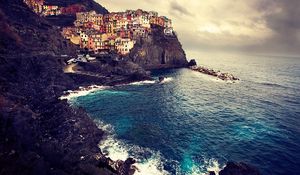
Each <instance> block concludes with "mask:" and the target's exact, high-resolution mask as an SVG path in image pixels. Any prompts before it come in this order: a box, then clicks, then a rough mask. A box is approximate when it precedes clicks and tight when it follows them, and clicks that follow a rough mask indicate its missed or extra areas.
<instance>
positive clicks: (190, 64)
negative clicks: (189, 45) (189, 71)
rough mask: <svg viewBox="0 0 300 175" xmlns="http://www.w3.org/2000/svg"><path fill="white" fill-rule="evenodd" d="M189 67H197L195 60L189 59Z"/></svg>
mask: <svg viewBox="0 0 300 175" xmlns="http://www.w3.org/2000/svg"><path fill="white" fill-rule="evenodd" d="M188 66H189V67H193V66H197V62H196V60H195V59H191V60H190V62H189V63H188Z"/></svg>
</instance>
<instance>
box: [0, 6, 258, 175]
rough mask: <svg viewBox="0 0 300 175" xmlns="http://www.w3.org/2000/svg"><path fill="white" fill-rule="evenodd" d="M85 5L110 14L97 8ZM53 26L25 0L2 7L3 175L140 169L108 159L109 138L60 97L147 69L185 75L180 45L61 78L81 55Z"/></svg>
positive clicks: (142, 47)
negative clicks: (104, 147)
mask: <svg viewBox="0 0 300 175" xmlns="http://www.w3.org/2000/svg"><path fill="white" fill-rule="evenodd" d="M55 2H57V3H58V2H62V1H55ZM63 2H64V3H72V2H75V1H63ZM76 2H77V1H76ZM80 2H83V3H87V7H89V8H93V9H94V8H100V9H102V10H103V11H104V12H107V10H105V9H104V8H103V7H102V8H101V7H100V6H98V5H97V4H95V2H93V1H88V0H86V1H83V0H82V1H79V0H78V3H80ZM68 5H69V4H68ZM55 21H56V22H58V23H65V22H64V21H63V22H60V21H59V19H58V18H57V19H55ZM53 24H55V23H54V22H53V19H52V21H51V20H50V21H49V19H46V18H43V17H40V16H38V15H37V14H35V13H34V12H32V11H31V10H30V9H29V8H28V7H27V6H26V5H25V4H24V3H23V1H22V0H1V2H0V26H1V27H0V36H1V38H0V46H1V47H0V128H1V129H0V164H1V166H0V174H23V175H26V174H28V175H29V174H30V175H32V174H37V175H42V174H47V175H48V174H49V175H51V174H53V175H54V174H75V175H76V174H78V175H79V174H91V175H92V174H93V175H96V174H103V175H105V174H122V175H123V174H124V175H125V174H132V173H133V170H132V169H131V165H132V164H134V163H135V161H134V160H133V159H130V158H129V159H127V160H123V161H122V160H117V161H113V160H111V159H109V158H108V157H105V156H104V155H103V154H102V152H101V150H100V149H99V147H98V143H99V141H100V140H101V139H102V138H103V135H104V132H103V131H102V130H101V129H99V128H98V127H97V126H96V124H95V123H94V122H93V121H92V119H91V118H90V117H89V116H88V115H87V114H86V112H85V111H84V109H80V108H74V107H71V106H70V105H69V104H68V103H67V101H66V100H60V99H59V97H61V96H62V95H63V94H64V92H65V91H67V90H69V89H77V88H79V86H82V85H83V86H86V85H91V84H98V85H114V84H119V83H124V82H132V81H137V80H144V79H149V78H150V77H149V75H148V72H147V71H146V70H145V69H155V68H173V67H186V66H187V61H186V58H185V54H184V51H183V50H182V48H181V45H180V43H179V41H178V39H177V38H164V37H161V36H159V35H157V36H152V38H150V39H149V40H147V41H145V40H141V41H139V43H138V44H137V45H136V47H135V48H134V50H133V52H132V53H131V54H130V55H129V57H128V58H127V59H126V60H124V62H122V61H121V62H115V61H111V62H105V63H103V62H102V63H101V62H97V63H80V64H79V65H78V67H77V68H79V71H80V72H81V73H79V74H74V73H64V71H63V68H64V67H65V62H64V59H63V58H62V57H61V55H65V54H67V55H72V54H75V52H76V49H77V47H76V46H74V45H73V44H71V43H70V42H69V41H67V40H65V39H64V38H63V37H62V36H61V35H60V29H59V27H57V26H55V25H53ZM157 31H158V32H160V31H161V29H159V28H157ZM154 50H157V51H154ZM138 58H140V59H138ZM151 58H152V59H151ZM99 67H100V68H99ZM230 167H232V168H230ZM239 168H242V169H245V168H246V169H248V168H247V167H245V166H229V169H233V170H232V171H229V170H228V169H227V170H226V168H225V169H224V171H225V170H226V172H229V173H230V172H233V173H231V174H238V173H235V172H244V171H234V170H235V169H239ZM255 172H256V171H255ZM227 174H228V173H227ZM248 174H249V173H248ZM250 174H251V173H250ZM252 174H253V175H254V173H252ZM224 175H226V174H224Z"/></svg>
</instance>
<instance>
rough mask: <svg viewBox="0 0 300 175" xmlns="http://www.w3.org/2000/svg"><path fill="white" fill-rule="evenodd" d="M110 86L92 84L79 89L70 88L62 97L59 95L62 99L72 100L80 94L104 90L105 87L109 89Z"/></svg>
mask: <svg viewBox="0 0 300 175" xmlns="http://www.w3.org/2000/svg"><path fill="white" fill-rule="evenodd" d="M107 88H108V86H98V85H91V86H88V87H79V89H77V90H68V91H66V95H63V96H61V97H59V99H60V100H64V99H66V100H71V99H73V98H77V97H80V96H85V95H88V94H90V93H92V92H95V91H99V90H103V89H107Z"/></svg>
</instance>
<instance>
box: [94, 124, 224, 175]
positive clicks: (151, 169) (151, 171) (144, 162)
mask: <svg viewBox="0 0 300 175" xmlns="http://www.w3.org/2000/svg"><path fill="white" fill-rule="evenodd" d="M95 122H96V123H97V125H98V127H99V128H101V129H102V130H104V131H105V132H106V136H105V137H104V139H103V140H102V141H101V142H100V143H99V145H98V146H99V148H100V149H101V151H102V153H103V154H104V155H106V156H108V157H110V158H111V159H112V160H126V159H127V158H129V157H132V158H134V159H136V161H137V163H136V164H135V167H136V168H137V171H136V172H135V175H170V174H174V173H170V172H168V171H166V170H165V169H164V164H169V163H171V164H172V165H173V166H172V167H173V170H172V171H173V172H175V174H176V175H206V174H207V173H208V172H209V171H214V172H215V173H216V175H218V174H219V172H220V170H221V169H223V168H224V166H221V165H220V164H219V162H218V160H216V159H213V158H212V159H205V160H204V161H203V163H201V165H199V164H197V163H195V162H194V161H192V166H191V167H190V169H189V170H188V171H186V170H183V169H182V167H181V166H180V165H179V164H180V163H179V162H178V161H175V160H167V159H165V158H164V157H163V156H162V155H161V153H160V152H159V151H153V150H151V149H149V148H143V147H140V146H137V145H131V144H128V143H125V142H123V141H121V140H119V139H117V138H116V135H115V131H114V127H113V126H112V125H109V124H105V123H103V122H102V121H100V120H95ZM174 162H175V163H174Z"/></svg>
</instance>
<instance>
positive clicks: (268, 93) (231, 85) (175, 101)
mask: <svg viewBox="0 0 300 175" xmlns="http://www.w3.org/2000/svg"><path fill="white" fill-rule="evenodd" d="M197 63H198V65H202V66H206V67H208V68H213V69H214V70H220V71H221V72H229V73H232V74H233V75H235V76H236V77H238V78H240V81H237V82H224V81H222V80H218V79H216V78H215V77H212V76H209V75H205V74H202V73H199V72H195V71H192V70H189V69H185V68H183V69H168V70H159V71H153V72H152V76H153V78H154V79H155V80H157V79H158V77H159V76H164V77H166V79H165V80H164V81H163V82H161V83H158V82H157V81H155V80H154V81H143V82H135V83H131V84H127V85H119V86H114V87H103V88H98V89H96V90H93V91H89V92H88V93H82V94H81V95H80V93H79V95H76V96H72V97H71V98H69V102H70V104H72V105H74V106H78V107H83V108H84V109H85V110H86V111H87V112H88V113H89V115H90V116H91V117H92V119H93V120H94V121H95V123H96V124H97V125H98V126H99V127H100V128H102V129H104V130H105V131H106V136H105V139H103V140H101V141H99V147H100V148H101V150H102V152H103V153H105V154H106V155H107V156H109V157H111V158H112V159H113V160H117V159H122V160H125V159H126V158H128V157H133V158H135V159H136V160H137V164H136V167H137V168H138V171H137V172H136V174H142V175H160V174H170V175H194V174H195V175H204V174H207V172H208V171H215V172H216V173H217V174H218V172H219V171H220V170H221V169H222V168H224V166H225V164H226V162H228V161H235V162H245V163H248V164H250V165H252V166H254V167H257V168H258V169H259V171H260V172H261V174H262V175H300V58H297V57H284V56H264V55H243V56H240V55H215V56H207V57H205V56H203V57H201V58H198V59H197Z"/></svg>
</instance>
